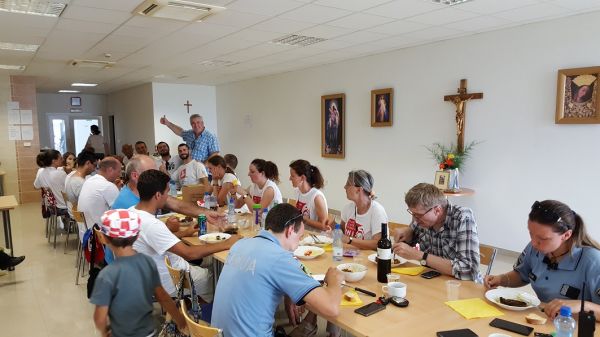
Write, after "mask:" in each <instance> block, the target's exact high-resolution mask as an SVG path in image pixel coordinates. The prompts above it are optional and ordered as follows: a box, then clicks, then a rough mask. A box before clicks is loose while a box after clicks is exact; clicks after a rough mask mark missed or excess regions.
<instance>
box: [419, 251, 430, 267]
mask: <svg viewBox="0 0 600 337" xmlns="http://www.w3.org/2000/svg"><path fill="white" fill-rule="evenodd" d="M428 255H429V253H423V257H422V258H421V261H420V263H421V265H422V266H427V256H428Z"/></svg>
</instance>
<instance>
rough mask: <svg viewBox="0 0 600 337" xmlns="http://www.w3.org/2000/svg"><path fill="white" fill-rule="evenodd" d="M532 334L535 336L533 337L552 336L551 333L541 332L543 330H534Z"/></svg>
mask: <svg viewBox="0 0 600 337" xmlns="http://www.w3.org/2000/svg"><path fill="white" fill-rule="evenodd" d="M533 336H535V337H553V336H552V335H551V334H549V333H543V332H534V333H533Z"/></svg>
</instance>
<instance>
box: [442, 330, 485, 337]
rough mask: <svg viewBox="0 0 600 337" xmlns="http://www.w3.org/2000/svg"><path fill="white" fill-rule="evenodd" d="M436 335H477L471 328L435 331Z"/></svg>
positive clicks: (460, 336) (456, 336) (465, 336)
mask: <svg viewBox="0 0 600 337" xmlns="http://www.w3.org/2000/svg"><path fill="white" fill-rule="evenodd" d="M436 336H437V337H478V336H477V334H476V333H474V332H473V330H471V329H459V330H448V331H438V332H436Z"/></svg>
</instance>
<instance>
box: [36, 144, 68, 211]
mask: <svg viewBox="0 0 600 337" xmlns="http://www.w3.org/2000/svg"><path fill="white" fill-rule="evenodd" d="M37 161H38V165H39V166H40V167H42V168H41V169H40V170H38V172H37V175H36V177H35V180H34V181H33V187H35V188H42V187H44V188H47V189H49V190H50V191H51V192H52V194H54V199H55V200H56V208H58V210H57V211H58V214H59V215H65V214H67V204H66V202H65V200H64V198H63V196H62V192H64V189H65V179H66V178H67V174H66V173H65V171H63V170H59V169H58V168H59V167H61V166H62V164H63V160H62V156H61V155H60V152H58V151H56V150H46V151H43V152H41V153H40V154H38V157H37Z"/></svg>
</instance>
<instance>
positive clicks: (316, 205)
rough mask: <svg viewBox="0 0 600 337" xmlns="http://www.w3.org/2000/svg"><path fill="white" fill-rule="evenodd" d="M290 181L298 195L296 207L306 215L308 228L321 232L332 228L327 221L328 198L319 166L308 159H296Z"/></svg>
mask: <svg viewBox="0 0 600 337" xmlns="http://www.w3.org/2000/svg"><path fill="white" fill-rule="evenodd" d="M290 181H291V182H292V186H293V187H294V195H296V200H297V201H296V208H297V209H298V210H299V211H300V212H302V215H303V216H304V224H305V226H306V229H307V230H310V231H319V232H320V231H326V230H331V228H330V227H329V225H328V223H327V222H328V213H327V200H326V199H325V195H324V194H323V192H321V190H320V189H321V188H323V185H324V179H323V176H322V175H321V171H319V168H318V167H316V166H313V165H311V164H310V163H309V162H308V161H306V160H302V159H298V160H294V161H293V162H292V163H291V164H290Z"/></svg>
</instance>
